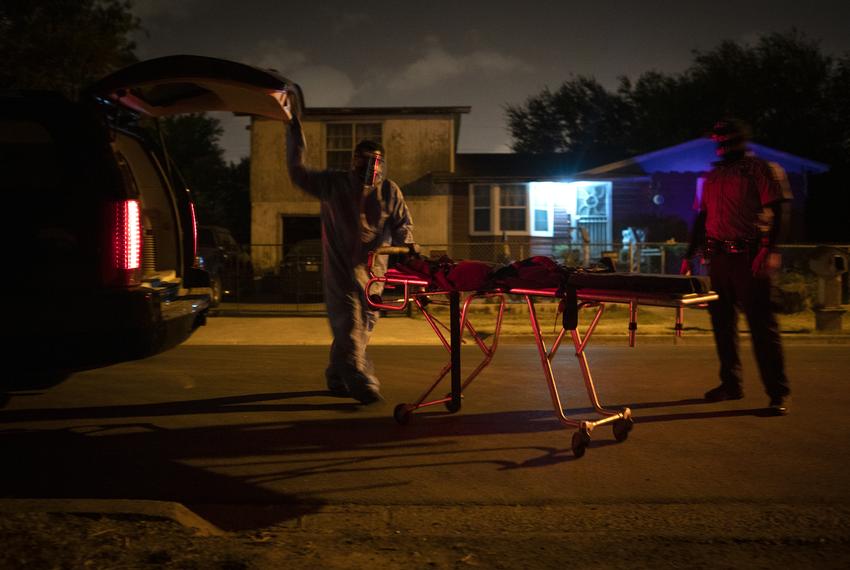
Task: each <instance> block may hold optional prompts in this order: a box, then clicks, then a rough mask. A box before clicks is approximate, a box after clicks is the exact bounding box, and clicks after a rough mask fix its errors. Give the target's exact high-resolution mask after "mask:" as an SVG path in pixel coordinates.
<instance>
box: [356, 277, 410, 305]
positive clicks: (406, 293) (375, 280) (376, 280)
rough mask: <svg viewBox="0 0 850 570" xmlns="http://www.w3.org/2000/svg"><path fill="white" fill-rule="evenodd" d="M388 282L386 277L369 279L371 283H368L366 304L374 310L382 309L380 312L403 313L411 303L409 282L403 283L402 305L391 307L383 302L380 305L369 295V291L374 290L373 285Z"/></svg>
mask: <svg viewBox="0 0 850 570" xmlns="http://www.w3.org/2000/svg"><path fill="white" fill-rule="evenodd" d="M386 282H387V278H386V277H372V278H371V279H369V281H368V282H367V283H366V303H368V304H369V306H370V307H372V308H373V309H380V310H384V311H403V310H405V309H406V308H407V304H408V303H409V302H410V297H409V293H410V290H409V287H408V283H407V281H404V282H403V284H404V298H403V300H402V302H401V304H396V305H391V304H389V303H383V302H380V303H379V302H376V301H374V300H373V299H372V295H370V294H369V290H370V289H371V288H372V284H374V283H386Z"/></svg>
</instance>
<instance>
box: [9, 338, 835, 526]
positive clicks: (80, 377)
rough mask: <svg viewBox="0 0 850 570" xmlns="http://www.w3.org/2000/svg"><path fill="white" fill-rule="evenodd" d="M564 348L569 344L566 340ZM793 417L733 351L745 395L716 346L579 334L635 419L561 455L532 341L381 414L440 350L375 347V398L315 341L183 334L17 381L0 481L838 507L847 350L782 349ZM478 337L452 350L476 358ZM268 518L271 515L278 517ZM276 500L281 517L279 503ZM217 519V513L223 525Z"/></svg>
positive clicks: (18, 493)
mask: <svg viewBox="0 0 850 570" xmlns="http://www.w3.org/2000/svg"><path fill="white" fill-rule="evenodd" d="M565 348H566V347H565ZM786 350H787V358H788V369H789V375H790V377H791V379H792V382H793V387H794V400H793V409H792V413H791V414H790V415H789V416H787V417H764V414H763V413H762V412H763V410H762V408H763V407H764V406H765V404H766V403H767V398H766V396H765V395H764V394H763V391H762V389H761V386H760V384H759V382H758V379H757V376H756V371H755V365H754V362H753V360H752V358H751V357H749V355H747V358H746V359H745V361H744V367H745V371H746V382H745V388H746V394H747V395H746V397H745V398H744V399H743V400H740V401H736V402H724V403H719V404H708V403H705V402H703V401H702V400H701V399H700V395H701V394H702V392H703V391H704V390H705V389H706V388H708V387H711V386H713V385H714V384H715V374H716V372H715V369H716V362H715V357H714V354H713V348H712V346H711V345H710V344H706V343H701V344H698V345H695V346H691V345H684V346H675V347H674V346H672V345H659V344H652V345H647V346H642V347H640V346H639V347H638V348H634V349H630V348H628V347H625V346H613V345H604V346H599V347H593V346H591V347H590V348H589V349H588V352H589V356H590V360H591V366H592V369H593V372H594V378H595V381H596V382H597V385H598V388H599V393H600V397H601V399H602V402H603V404H605V405H608V406H610V407H620V406H624V405H628V406H629V407H631V408H632V409H633V410H634V415H635V419H636V426H635V429H634V431H633V432H632V434H631V436H630V438H629V439H628V440H627V441H626V442H624V443H616V442H615V441H614V439H613V436H612V434H611V432H610V430H609V429H608V428H599V429H597V430H596V431H594V433H593V435H594V440H593V443H592V444H591V446H590V448H589V450H588V452H587V455H586V456H585V457H584V458H582V459H580V460H576V459H575V458H574V457H573V456H572V454H571V452H570V449H569V448H570V436H571V431H570V430H567V429H565V428H564V427H562V426H561V425H560V424H559V422H557V421H556V419H555V417H554V415H553V412H552V404H551V402H550V400H549V396H548V391H547V389H546V387H545V384H544V382H543V376H542V372H541V370H540V363H539V359H538V357H537V354H536V351H535V349H534V348H533V347H532V346H530V345H520V344H509V345H505V346H501V347H500V348H499V351H498V353H497V355H496V357H495V359H494V361H493V363H492V364H491V366H490V367H489V368H488V369H487V370H486V371H485V372H484V373H483V374H482V376H481V377H480V378H479V379H477V380H476V381H475V382H474V383H473V384H472V385H471V386H470V388H469V389H468V391H467V395H466V397H465V399H464V404H463V409H462V410H461V411H460V412H459V413H457V414H454V415H450V414H448V413H446V411H445V410H443V409H442V408H441V407H434V408H429V409H428V410H423V411H422V412H421V413H418V414H415V415H414V417H413V420H412V421H411V423H410V424H409V425H407V426H399V425H397V424H396V423H395V422H394V421H393V420H392V418H391V415H392V406H393V404H394V403H397V402H402V401H410V400H412V399H414V398H415V397H416V396H417V395H418V394H419V392H421V391H422V389H424V388H425V386H426V385H427V383H428V382H429V380H430V379H431V378H432V376H433V374H432V373H433V371H435V370H437V369H438V368H439V366H440V365H441V364H442V363H443V362H444V361H445V353H444V352H443V351H442V349H441V348H439V347H433V346H415V347H404V346H399V347H389V346H378V347H374V348H373V349H372V352H373V358H374V360H375V364H376V368H377V370H378V372H379V374H380V377H381V378H382V379H383V383H384V388H383V391H384V394H385V396H386V398H387V400H388V402H389V404H387V405H383V406H372V407H368V408H363V407H362V406H359V405H356V404H355V403H353V402H352V401H350V400H347V399H339V398H333V397H330V396H329V395H327V394H326V393H325V392H324V391H323V380H322V369H323V365H324V362H325V358H326V348H325V347H321V346H299V347H287V346H262V347H257V346H197V345H192V346H182V347H179V348H177V349H174V350H172V351H170V352H167V353H165V354H162V355H159V356H156V357H153V358H150V359H147V360H143V361H138V362H131V363H125V364H120V365H116V366H111V367H108V368H103V369H99V370H91V371H86V372H81V373H78V374H75V375H74V376H72V377H71V378H70V379H69V380H67V381H66V382H64V383H63V384H60V385H58V386H55V387H53V388H51V389H49V390H45V391H40V392H29V393H16V394H14V395H13V396H12V398H11V400H10V401H9V402H8V404H7V405H6V406H5V408H4V409H2V410H0V442H2V443H0V445H2V448H3V450H4V455H5V456H6V457H7V458H14V460H13V461H10V462H8V463H7V465H6V466H5V467H4V469H3V470H2V473H0V481H2V488H3V493H4V495H5V496H6V497H90V498H134V499H161V500H173V501H179V502H181V503H184V504H186V505H222V504H228V505H245V504H254V505H288V506H290V507H297V508H298V509H302V508H303V509H307V510H310V509H312V508H314V506H316V505H333V504H361V505H370V506H375V505H443V506H450V505H457V504H463V503H468V504H476V505H497V506H498V505H570V504H576V503H607V504H610V503H618V502H623V503H692V502H699V503H730V502H763V503H820V504H832V503H842V504H847V503H850V501H848V499H850V485H848V483H850V470H848V467H850V459H848V458H850V437H848V435H847V434H848V433H850V419H848V416H847V414H846V410H847V409H848V407H850V390H848V382H850V350H847V347H846V346H845V345H811V344H806V345H795V344H791V345H788V346H786ZM475 354H476V353H475V350H474V348H472V349H470V348H467V349H465V352H464V356H465V360H466V362H467V363H469V364H470V365H471V362H472V360H473V357H474V356H475ZM555 364H556V366H555V370H556V373H557V374H558V375H559V377H560V379H561V380H562V382H561V384H562V387H563V388H562V390H563V393H562V399H563V401H564V404H565V406H566V407H567V409H568V411H567V413H568V414H573V415H575V414H579V415H581V414H587V413H588V412H589V409H588V400H587V397H586V394H585V393H584V391H583V388H582V385H581V380H580V376H579V374H578V370H577V367H576V363H575V359H574V358H573V357H572V356H571V354H570V352H569V351H568V350H562V352H561V353H559V355H558V358H557V359H556V361H555ZM273 516H277V515H273ZM279 516H290V515H279ZM219 522H221V521H219Z"/></svg>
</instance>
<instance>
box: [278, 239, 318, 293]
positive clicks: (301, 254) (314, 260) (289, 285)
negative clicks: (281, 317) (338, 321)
mask: <svg viewBox="0 0 850 570" xmlns="http://www.w3.org/2000/svg"><path fill="white" fill-rule="evenodd" d="M280 283H281V298H282V299H283V300H284V301H289V302H299V303H300V302H321V301H322V299H323V298H324V294H323V293H322V240H321V239H305V240H301V241H299V242H297V243H295V244H293V245H292V247H290V248H289V250H288V251H287V252H286V253H285V254H284V256H283V261H282V262H281V264H280Z"/></svg>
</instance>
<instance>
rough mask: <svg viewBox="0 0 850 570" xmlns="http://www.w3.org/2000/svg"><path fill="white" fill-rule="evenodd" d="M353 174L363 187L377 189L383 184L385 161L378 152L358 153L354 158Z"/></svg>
mask: <svg viewBox="0 0 850 570" xmlns="http://www.w3.org/2000/svg"><path fill="white" fill-rule="evenodd" d="M353 167H354V172H355V174H356V175H357V178H359V179H360V181H361V182H362V183H363V184H364V185H365V186H374V187H375V188H377V187H378V186H380V185H381V184H382V183H383V182H384V173H385V171H386V160H385V159H384V155H383V154H382V153H381V152H380V151H373V152H368V151H360V152H359V153H357V154H356V155H355V156H354V162H353Z"/></svg>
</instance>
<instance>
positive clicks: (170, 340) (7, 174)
mask: <svg viewBox="0 0 850 570" xmlns="http://www.w3.org/2000/svg"><path fill="white" fill-rule="evenodd" d="M296 91H297V86H295V85H294V84H292V83H291V82H289V81H288V80H286V79H285V78H282V77H280V76H279V75H277V74H275V73H272V72H268V71H265V70H261V69H257V68H253V67H250V66H247V65H243V64H239V63H234V62H228V61H223V60H217V59H212V58H205V57H196V56H171V57H165V58H159V59H155V60H150V61H145V62H141V63H137V64H134V65H132V66H130V67H128V68H125V69H123V70H119V71H118V72H116V73H114V74H112V75H110V76H108V77H106V78H104V79H103V80H101V81H100V82H98V83H97V84H95V85H94V86H92V87H91V89H90V90H88V91H87V92H86V93H85V94H84V95H83V96H81V98H80V100H79V101H77V102H72V101H69V100H68V99H66V98H64V97H62V96H61V95H59V94H56V93H50V92H43V91H2V92H0V190H2V192H3V196H4V200H5V202H4V213H5V218H6V221H7V223H5V224H4V225H3V227H4V236H5V238H6V239H4V241H3V244H4V246H5V248H6V256H7V258H6V261H7V270H8V271H7V275H6V279H5V280H4V282H5V287H6V288H8V289H9V292H8V293H7V294H6V295H4V303H5V307H4V313H5V314H4V326H3V327H2V329H3V333H2V335H3V339H2V340H3V345H4V348H5V349H7V350H11V353H12V354H13V356H15V357H16V359H17V360H18V361H19V365H21V366H23V367H24V368H25V370H31V371H33V370H39V371H40V370H42V369H45V370H46V369H50V370H70V369H77V368H87V367H92V366H100V365H103V364H109V363H114V362H120V361H124V360H129V359H135V358H141V357H145V356H148V355H152V354H156V353H158V352H161V351H163V350H166V349H168V348H170V347H173V346H175V345H177V344H179V343H180V342H183V341H184V340H186V339H187V338H188V337H189V336H190V335H191V333H192V332H193V331H194V330H195V329H196V328H197V327H199V326H200V325H202V324H203V323H204V322H205V315H206V313H207V309H208V307H209V300H210V280H209V275H208V273H207V272H206V271H204V270H202V269H200V268H199V267H198V265H197V264H196V241H197V240H196V225H195V217H194V206H193V204H192V200H191V197H190V193H189V191H188V190H187V189H186V188H185V185H184V184H183V183H182V182H181V181H180V178H179V175H178V173H177V172H176V169H175V168H174V165H173V164H171V163H170V162H169V160H168V158H167V153H165V152H162V150H161V149H159V148H157V145H155V144H153V143H152V142H151V141H149V140H147V139H146V138H145V136H144V135H143V133H142V130H141V129H140V128H139V127H138V119H139V118H141V117H153V118H156V117H164V116H169V115H174V114H179V113H189V112H204V111H213V110H217V111H221V110H229V111H233V112H238V113H242V114H254V115H262V116H265V117H269V118H274V119H279V120H286V118H287V117H288V115H287V113H286V110H285V109H284V105H285V104H286V102H287V100H289V99H291V98H293V97H294V93H295V92H296ZM299 93H300V92H299ZM6 366H7V368H8V370H7V373H4V374H3V375H2V376H3V377H4V378H5V380H6V383H7V384H11V383H12V382H11V381H12V380H15V382H14V384H15V385H21V384H23V385H26V384H27V378H30V377H35V376H37V375H36V374H35V373H33V374H30V373H28V372H24V373H22V374H11V373H9V371H11V370H15V369H16V367H15V366H13V365H12V364H10V363H8V362H7V364H6ZM2 384H3V381H0V388H1V387H3V386H2ZM6 387H8V386H6Z"/></svg>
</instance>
